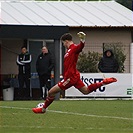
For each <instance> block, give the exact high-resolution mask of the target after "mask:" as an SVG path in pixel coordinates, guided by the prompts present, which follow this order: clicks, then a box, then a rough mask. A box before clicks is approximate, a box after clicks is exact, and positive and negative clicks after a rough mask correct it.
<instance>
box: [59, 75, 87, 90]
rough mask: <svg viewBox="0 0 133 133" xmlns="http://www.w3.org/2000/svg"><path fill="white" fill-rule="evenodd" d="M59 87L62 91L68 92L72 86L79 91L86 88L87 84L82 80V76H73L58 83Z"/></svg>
mask: <svg viewBox="0 0 133 133" xmlns="http://www.w3.org/2000/svg"><path fill="white" fill-rule="evenodd" d="M58 86H59V87H60V88H61V89H62V90H66V89H68V88H70V87H71V86H74V87H75V88H77V89H80V88H82V87H83V86H85V84H84V83H83V82H82V81H81V80H80V76H77V75H75V76H73V77H71V78H67V79H65V80H64V79H63V80H61V81H60V82H59V83H58Z"/></svg>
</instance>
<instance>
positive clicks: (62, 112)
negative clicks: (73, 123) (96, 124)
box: [0, 106, 133, 121]
mask: <svg viewBox="0 0 133 133" xmlns="http://www.w3.org/2000/svg"><path fill="white" fill-rule="evenodd" d="M0 108H9V109H22V110H31V108H21V107H10V106H0ZM47 111H48V112H52V113H59V114H69V115H78V116H88V117H97V118H108V119H121V120H131V121H133V118H126V117H115V116H102V115H89V114H81V113H74V112H64V111H56V110H47Z"/></svg>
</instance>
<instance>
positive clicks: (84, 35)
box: [75, 32, 86, 53]
mask: <svg viewBox="0 0 133 133" xmlns="http://www.w3.org/2000/svg"><path fill="white" fill-rule="evenodd" d="M77 35H78V37H79V39H80V44H78V45H77V48H76V50H75V51H76V53H79V52H81V51H82V49H83V48H84V44H85V37H86V34H85V33H84V32H78V33H77Z"/></svg>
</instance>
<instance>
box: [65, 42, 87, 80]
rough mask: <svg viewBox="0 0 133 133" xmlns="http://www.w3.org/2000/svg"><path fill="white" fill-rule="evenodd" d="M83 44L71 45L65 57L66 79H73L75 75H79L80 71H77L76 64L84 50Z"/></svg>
mask: <svg viewBox="0 0 133 133" xmlns="http://www.w3.org/2000/svg"><path fill="white" fill-rule="evenodd" d="M84 44H85V43H83V42H80V44H78V45H76V44H71V45H70V47H69V49H68V50H67V52H66V54H65V56H64V79H67V78H71V77H72V76H74V75H75V74H76V75H77V74H79V71H78V70H77V69H76V64H77V60H78V55H79V53H80V52H81V51H82V49H83V48H84Z"/></svg>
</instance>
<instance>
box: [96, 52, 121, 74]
mask: <svg viewBox="0 0 133 133" xmlns="http://www.w3.org/2000/svg"><path fill="white" fill-rule="evenodd" d="M98 68H99V70H100V71H101V72H103V73H117V72H118V69H119V64H118V62H117V60H116V59H115V58H114V54H113V52H112V50H106V51H105V52H104V53H103V57H102V58H101V60H100V62H99V64H98Z"/></svg>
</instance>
